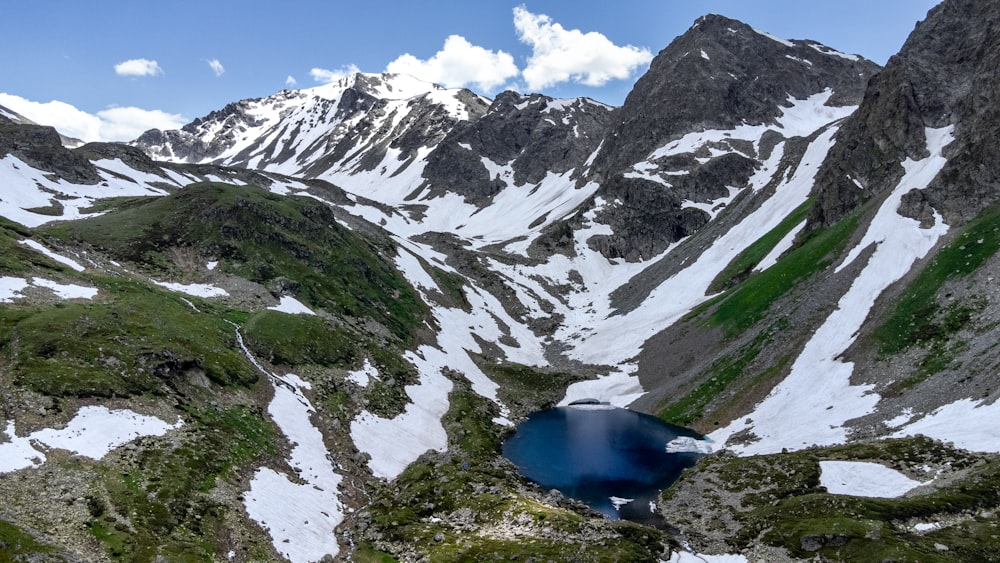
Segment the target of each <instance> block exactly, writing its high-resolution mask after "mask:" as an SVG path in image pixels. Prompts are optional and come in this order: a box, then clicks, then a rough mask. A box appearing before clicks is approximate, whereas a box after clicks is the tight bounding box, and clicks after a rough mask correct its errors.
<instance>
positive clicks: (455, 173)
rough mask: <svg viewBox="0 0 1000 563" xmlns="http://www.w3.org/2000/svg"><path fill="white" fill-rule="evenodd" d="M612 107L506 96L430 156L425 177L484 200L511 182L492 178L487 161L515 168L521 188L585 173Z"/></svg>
mask: <svg viewBox="0 0 1000 563" xmlns="http://www.w3.org/2000/svg"><path fill="white" fill-rule="evenodd" d="M610 116H611V109H610V108H608V107H607V106H604V105H603V104H599V103H597V102H594V101H592V100H589V99H586V98H577V99H573V100H554V99H552V98H550V97H548V96H542V95H539V94H533V95H531V96H521V95H520V94H517V93H515V92H510V91H508V92H503V93H501V94H500V95H498V96H497V98H496V99H495V100H494V101H493V104H492V105H491V106H490V107H489V110H488V111H486V113H485V114H484V115H483V116H482V117H481V118H480V119H478V120H475V121H472V122H468V123H463V124H460V125H458V126H457V127H456V128H455V129H454V130H453V131H452V132H451V134H449V135H448V136H447V137H446V138H445V139H444V141H443V142H442V143H441V144H440V145H438V147H437V148H435V149H434V151H433V152H431V154H430V155H429V156H428V159H427V167H426V168H425V169H424V177H425V178H426V179H427V180H428V184H429V185H431V186H432V187H433V189H434V192H432V193H440V191H441V190H445V191H450V192H454V193H458V194H461V195H463V196H464V197H465V198H466V200H467V201H470V202H477V201H478V202H483V201H485V200H487V199H489V198H491V197H492V196H493V195H495V194H496V193H497V192H498V191H499V190H501V189H502V188H503V187H504V186H505V185H506V184H505V183H504V182H503V181H501V180H500V179H499V178H496V177H492V178H491V177H490V175H489V172H488V170H487V168H486V166H485V165H484V164H483V162H482V160H481V158H484V157H485V158H488V159H489V160H491V161H492V162H494V163H496V164H497V165H504V164H510V166H511V169H512V170H513V172H514V175H513V182H514V184H516V185H523V184H533V183H538V182H541V181H542V180H543V179H544V178H545V176H546V175H547V174H548V173H549V172H553V173H556V174H562V173H565V172H567V171H569V170H573V169H576V170H578V171H580V170H581V169H582V168H583V166H584V164H585V163H586V160H587V159H588V158H589V157H590V155H591V154H593V152H594V151H595V150H597V147H598V146H599V145H600V142H601V139H602V138H603V135H604V132H605V131H606V130H607V126H608V123H609V119H610Z"/></svg>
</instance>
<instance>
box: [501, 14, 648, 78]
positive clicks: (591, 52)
mask: <svg viewBox="0 0 1000 563" xmlns="http://www.w3.org/2000/svg"><path fill="white" fill-rule="evenodd" d="M514 28H515V29H516V30H517V37H518V39H519V40H520V41H521V42H522V43H525V44H526V45H529V46H531V49H532V53H531V56H530V57H528V64H527V66H526V67H525V68H524V70H523V71H522V72H521V76H522V77H523V78H524V81H525V83H526V84H527V86H528V88H529V89H531V90H539V89H542V88H546V87H548V86H552V85H555V84H559V83H560V82H567V81H573V82H579V83H581V84H584V85H587V86H603V85H604V84H606V83H607V82H608V81H610V80H618V79H624V78H628V77H629V76H631V75H632V73H633V72H634V71H635V70H636V69H638V68H639V67H642V66H644V65H646V64H648V63H649V61H651V60H652V59H653V55H652V53H650V52H649V50H648V49H645V48H639V47H633V46H632V45H625V46H624V47H621V46H618V45H615V44H614V43H612V42H611V40H609V39H608V38H607V37H605V36H604V35H602V34H600V33H597V32H593V31H591V32H587V33H584V32H582V31H580V30H578V29H565V28H563V26H561V25H559V24H558V23H555V22H553V21H552V18H550V17H549V16H546V15H545V14H533V13H531V12H529V11H528V10H527V9H525V7H524V6H519V7H516V8H514Z"/></svg>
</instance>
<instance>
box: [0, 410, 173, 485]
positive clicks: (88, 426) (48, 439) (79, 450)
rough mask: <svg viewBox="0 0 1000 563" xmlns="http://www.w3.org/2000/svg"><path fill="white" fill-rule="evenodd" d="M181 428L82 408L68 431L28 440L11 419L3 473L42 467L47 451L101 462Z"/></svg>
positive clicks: (0, 457) (1, 454) (0, 461)
mask: <svg viewBox="0 0 1000 563" xmlns="http://www.w3.org/2000/svg"><path fill="white" fill-rule="evenodd" d="M181 425H182V422H181V421H180V420H179V419H178V421H177V422H176V423H175V424H168V423H166V422H164V421H162V420H160V419H159V418H157V417H155V416H145V415H141V414H138V413H136V412H133V411H131V410H128V409H115V410H111V409H108V408H107V407H104V406H86V407H81V408H80V410H79V411H78V412H77V413H76V416H74V417H73V419H72V420H70V421H69V423H68V424H67V425H66V427H65V428H62V429H53V428H45V429H42V430H38V431H36V432H32V433H31V435H29V436H26V437H18V436H17V435H16V433H15V431H14V421H13V420H8V421H7V429H6V431H4V432H2V434H5V435H6V436H7V438H8V439H9V440H10V441H9V442H2V443H0V473H8V472H11V471H17V470H18V469H24V468H27V467H38V466H40V465H42V464H43V463H44V462H45V450H47V449H52V448H57V449H63V450H68V451H70V452H73V453H75V454H78V455H82V456H86V457H89V458H91V459H101V458H103V457H104V456H105V455H107V454H108V452H110V451H111V450H113V449H115V448H117V447H118V446H121V445H122V444H126V443H128V442H131V441H132V440H135V439H136V438H139V437H141V436H162V435H163V434H166V433H167V432H168V431H169V430H173V429H175V428H180V426H181ZM35 443H38V444H39V445H40V446H41V448H39V447H37V446H36V445H35Z"/></svg>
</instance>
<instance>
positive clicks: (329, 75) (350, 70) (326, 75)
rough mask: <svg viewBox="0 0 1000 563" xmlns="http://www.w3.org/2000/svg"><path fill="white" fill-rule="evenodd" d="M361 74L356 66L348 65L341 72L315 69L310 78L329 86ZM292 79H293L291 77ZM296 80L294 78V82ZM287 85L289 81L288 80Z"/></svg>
mask: <svg viewBox="0 0 1000 563" xmlns="http://www.w3.org/2000/svg"><path fill="white" fill-rule="evenodd" d="M358 72H361V69H359V68H358V67H356V66H354V65H347V66H345V67H341V68H340V70H327V69H325V68H314V69H312V70H310V71H309V76H311V77H312V79H313V80H315V81H316V82H322V83H323V84H329V83H330V82H336V81H338V80H341V79H344V78H347V77H348V76H350V75H352V74H355V73H358ZM289 78H291V77H289ZM294 80H295V79H294V78H292V81H294ZM285 83H286V84H287V83H288V81H287V80H286V81H285Z"/></svg>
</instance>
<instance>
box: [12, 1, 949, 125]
mask: <svg viewBox="0 0 1000 563" xmlns="http://www.w3.org/2000/svg"><path fill="white" fill-rule="evenodd" d="M937 3H938V0H835V1H830V2H802V1H801V0H796V1H793V0H752V1H751V0H615V1H613V2H588V1H577V2H572V3H570V2H565V1H555V0H525V1H524V2H523V3H522V2H520V1H514V2H510V1H503V2H501V1H496V0H480V1H478V2H468V1H461V2H459V1H452V0H443V1H435V2H418V1H412V0H411V1H402V0H366V1H360V0H353V1H350V2H343V1H339V0H336V1H330V0H327V1H324V0H284V1H283V2H280V3H278V2H259V1H256V0H254V1H242V2H235V1H227V0H198V1H195V0H174V1H152V0H32V1H30V2H29V1H27V0H12V1H10V2H5V3H4V6H3V19H4V22H5V24H6V25H5V26H4V28H5V29H4V33H3V34H0V69H2V75H0V76H2V79H0V93H2V94H0V105H5V106H7V107H8V108H10V109H12V110H14V111H18V112H20V113H22V114H24V115H26V116H27V117H29V118H31V119H33V120H35V121H38V122H40V123H45V124H52V125H56V126H57V127H60V129H65V130H66V131H63V132H64V133H67V134H74V133H75V135H74V136H79V137H81V138H84V139H85V140H98V139H104V140H109V139H113V140H128V139H131V138H134V137H135V136H136V135H137V133H136V132H137V131H142V130H143V129H145V128H148V127H154V126H155V127H160V128H166V127H170V126H178V125H179V124H182V123H186V122H188V121H191V120H193V119H194V118H197V117H201V116H203V115H205V114H207V113H208V112H210V111H212V110H215V109H219V108H221V107H223V106H224V105H225V104H227V103H229V102H232V101H236V100H240V99H243V98H251V97H262V96H268V95H270V94H273V93H275V92H277V91H279V90H281V89H284V88H306V87H311V86H316V85H318V84H320V83H321V82H322V81H323V80H324V79H328V78H329V77H331V76H335V75H337V74H339V73H342V72H347V71H351V70H354V69H358V70H361V71H364V72H382V71H385V70H386V69H390V70H402V71H409V72H411V73H414V74H415V73H418V72H419V73H424V74H427V75H429V76H418V77H419V78H424V79H427V80H431V81H435V82H442V83H450V84H447V85H450V86H468V87H470V88H471V89H473V90H475V91H477V92H480V93H483V94H485V95H488V96H492V95H494V94H496V93H497V92H498V91H500V90H502V89H507V88H510V89H514V90H518V91H521V92H542V93H545V94H548V95H551V96H555V97H571V96H589V97H592V98H594V99H597V100H600V101H602V102H605V103H609V104H612V105H620V104H621V103H622V101H623V100H624V98H625V96H626V95H627V93H628V91H629V90H630V89H631V87H632V85H633V84H634V82H635V80H636V79H637V78H638V77H639V76H641V75H642V73H643V72H644V71H645V70H646V68H647V66H648V61H649V59H650V58H651V57H653V56H655V55H656V53H657V52H658V51H659V50H661V49H663V48H664V47H666V46H667V45H668V44H669V43H670V41H671V40H673V38H674V37H676V36H677V35H680V34H681V33H683V32H684V31H685V30H687V29H688V28H689V27H690V26H691V24H692V23H693V22H694V20H695V19H696V18H698V17H699V16H701V15H704V14H707V13H719V14H723V15H725V16H729V17H732V18H735V19H738V20H741V21H743V22H746V23H748V24H750V25H752V26H753V27H756V28H758V29H761V30H763V31H767V32H769V33H772V34H774V35H777V36H779V37H782V38H786V39H813V40H816V41H819V42H821V43H823V44H825V45H827V46H829V47H833V48H835V49H837V50H840V51H844V52H847V53H856V54H860V55H863V56H865V57H867V58H869V59H872V60H874V61H875V62H877V63H879V64H884V63H885V62H886V60H887V59H888V58H889V56H890V55H892V54H893V53H895V52H896V51H898V50H899V48H900V47H901V46H902V44H903V42H904V41H905V39H906V36H907V35H908V34H909V33H910V31H912V30H913V26H914V25H915V23H916V22H917V21H919V20H921V19H923V18H924V17H925V15H926V13H927V10H928V9H930V8H931V7H933V6H934V5H935V4H937ZM585 52H589V53H592V54H593V56H592V57H589V58H588V57H585V56H582V53H585ZM404 55H409V56H404ZM53 102H54V103H53Z"/></svg>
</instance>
